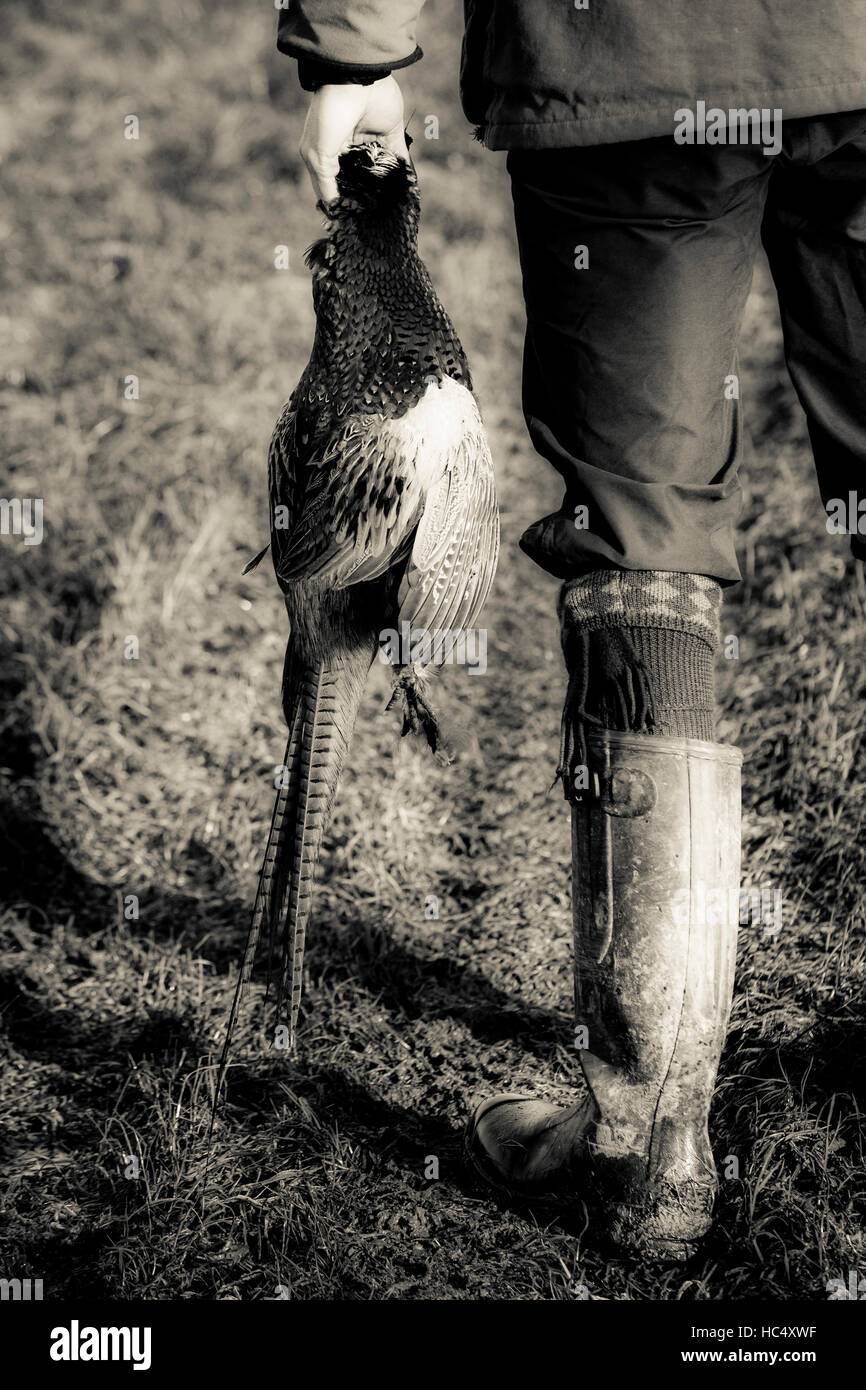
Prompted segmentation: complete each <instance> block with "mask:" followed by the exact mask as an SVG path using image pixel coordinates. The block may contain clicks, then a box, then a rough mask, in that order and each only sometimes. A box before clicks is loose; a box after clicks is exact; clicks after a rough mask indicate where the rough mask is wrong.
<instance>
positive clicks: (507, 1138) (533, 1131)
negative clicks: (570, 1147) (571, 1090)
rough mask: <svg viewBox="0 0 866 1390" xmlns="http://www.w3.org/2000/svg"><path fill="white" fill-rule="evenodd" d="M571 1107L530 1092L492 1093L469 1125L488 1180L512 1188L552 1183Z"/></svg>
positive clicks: (558, 1172) (475, 1157)
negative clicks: (561, 1134)
mask: <svg viewBox="0 0 866 1390" xmlns="http://www.w3.org/2000/svg"><path fill="white" fill-rule="evenodd" d="M570 1113H571V1112H570V1111H566V1110H565V1109H563V1107H562V1106H558V1105H550V1104H549V1103H548V1102H546V1101H541V1100H534V1099H533V1098H531V1097H529V1096H520V1095H510V1094H509V1095H498V1096H493V1097H492V1098H491V1099H490V1100H486V1101H483V1102H482V1104H481V1105H479V1106H478V1107H477V1108H476V1110H475V1112H474V1113H473V1115H472V1118H471V1119H470V1121H469V1124H468V1126H467V1132H466V1151H467V1154H468V1156H469V1158H470V1161H471V1162H472V1164H473V1166H474V1167H475V1168H476V1170H477V1171H478V1172H479V1173H480V1174H481V1176H482V1177H483V1178H484V1179H485V1180H486V1181H487V1182H489V1183H491V1184H492V1185H493V1186H495V1187H499V1188H501V1189H503V1190H505V1191H507V1192H520V1191H532V1192H537V1191H539V1190H547V1189H552V1188H553V1187H555V1186H556V1182H557V1179H558V1178H559V1177H561V1176H562V1168H563V1163H564V1157H565V1155H564V1154H561V1153H559V1152H558V1150H559V1148H560V1145H559V1144H558V1143H557V1139H558V1131H559V1122H560V1120H561V1119H563V1118H564V1117H565V1116H566V1115H568V1114H570Z"/></svg>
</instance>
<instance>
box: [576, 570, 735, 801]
mask: <svg viewBox="0 0 866 1390" xmlns="http://www.w3.org/2000/svg"><path fill="white" fill-rule="evenodd" d="M721 597H722V591H721V588H720V586H719V585H718V584H717V583H716V581H715V580H714V579H709V578H707V576H706V575H699V574H678V573H674V572H671V571H665V570H615V569H606V570H594V571H593V572H592V573H590V574H587V575H584V576H583V577H582V578H580V579H576V580H572V581H571V582H569V583H567V584H565V585H564V586H563V589H562V593H561V595H560V618H561V621H562V647H563V653H564V655H565V662H566V666H567V668H568V673H569V684H568V696H567V698H566V707H565V711H564V713H563V746H562V750H561V758H560V768H559V773H560V776H561V777H562V778H563V783H564V785H565V789H566V795H567V796H568V795H569V784H570V771H571V769H573V768H574V767H575V766H576V765H577V764H578V763H585V762H586V738H585V728H584V726H585V725H587V724H588V725H595V726H601V727H603V728H606V729H619V730H622V731H623V732H628V731H632V732H637V733H643V734H656V735H659V734H663V735H668V736H672V737H676V738H694V739H705V740H707V741H712V739H713V737H714V733H715V681H714V665H715V653H716V648H717V646H718V620H719V608H720V606H721Z"/></svg>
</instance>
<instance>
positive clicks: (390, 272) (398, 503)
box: [226, 144, 499, 1048]
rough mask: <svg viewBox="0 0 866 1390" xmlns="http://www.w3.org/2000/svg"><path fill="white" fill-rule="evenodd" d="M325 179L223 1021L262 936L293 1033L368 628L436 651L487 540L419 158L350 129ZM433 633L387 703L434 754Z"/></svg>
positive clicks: (277, 489) (486, 582) (457, 628)
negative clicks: (274, 669) (263, 793)
mask: <svg viewBox="0 0 866 1390" xmlns="http://www.w3.org/2000/svg"><path fill="white" fill-rule="evenodd" d="M337 186H338V191H339V197H338V198H337V199H336V200H335V202H334V203H332V204H330V205H329V206H328V207H327V208H326V209H325V211H326V213H327V217H328V235H327V236H326V237H324V238H323V239H322V240H320V241H318V242H316V243H315V245H313V246H312V247H311V248H310V250H309V252H308V253H307V264H308V266H309V267H310V269H311V270H312V272H313V304H314V308H315V314H316V333H315V340H314V344H313V350H312V355H311V357H310V361H309V363H308V365H307V368H306V370H305V371H304V374H303V376H302V377H301V380H300V383H299V384H298V387H297V389H296V390H295V392H294V394H293V395H292V397H291V399H290V401H289V402H288V404H287V405H286V407H285V408H284V410H283V412H282V414H281V415H280V417H279V420H278V421H277V424H276V428H275V430H274V435H273V440H272V443H271V447H270V453H269V459H268V478H269V492H270V508H271V539H270V550H271V554H272V558H273V563H274V569H275V572H276V576H277V580H278V582H279V584H280V587H281V589H282V591H283V595H284V597H285V603H286V609H287V612H288V616H289V623H290V636H289V641H288V646H287V649H286V658H285V667H284V672H283V684H282V699H283V711H284V715H285V718H286V723H287V725H288V731H289V737H288V745H287V749H286V754H285V765H284V772H283V777H282V785H281V786H280V789H279V791H278V793H277V798H276V804H275V806H274V812H273V819H272V821H271V828H270V833H269V835H268V842H267V848H266V850H265V856H264V863H263V866H262V870H261V875H260V879H259V885H258V892H257V895H256V901H255V906H254V909H253V916H252V923H251V927H250V933H249V938H248V941H247V946H246V950H245V953H244V958H243V963H242V966H241V974H240V978H239V981H238V990H237V992H236V995H235V1004H234V1006H233V1010H232V1019H231V1020H230V1024H229V1032H230V1030H231V1026H232V1023H233V1021H234V1017H235V1014H236V1009H237V1004H238V999H239V997H240V992H241V990H242V989H243V986H244V985H245V983H246V982H247V981H248V980H249V978H250V975H251V972H252V969H253V965H254V962H255V959H256V956H257V952H258V947H259V943H260V940H261V938H262V936H263V935H264V936H266V938H267V958H268V970H269V988H270V983H271V981H272V980H273V979H274V978H275V983H276V1000H275V1004H276V1017H277V1019H278V1020H279V1019H281V1018H282V1017H283V1015H284V1011H285V1005H286V1001H288V1046H289V1048H293V1047H294V1045H295V1034H296V1027H297V1019H298V1009H299V1003H300V996H301V976H302V966H303V956H304V943H305V935H306V928H307V922H308V918H309V914H310V906H311V900H312V889H313V878H314V873H315V868H316V862H317V859H318V855H319V851H320V848H321V844H322V839H323V835H324V833H325V830H326V827H327V823H328V820H329V816H330V811H331V808H332V805H333V801H334V797H335V794H336V791H337V787H338V783H339V778H340V774H341V771H342V767H343V763H344V761H345V758H346V754H347V751H348V747H349V741H350V738H351V735H352V730H353V726H354V723H355V718H356V714H357V711H358V706H359V703H360V700H361V696H362V693H363V689H364V684H365V680H366V677H367V674H368V672H369V669H370V666H371V664H372V662H373V661H374V659H375V658H376V655H377V652H379V651H380V644H381V640H382V636H381V635H382V633H383V631H385V630H394V629H396V630H398V631H400V632H405V631H407V629H406V627H405V624H408V625H409V626H408V632H409V634H410V636H411V635H413V634H422V635H424V634H426V635H428V636H429V635H430V634H433V636H434V637H435V639H436V642H435V650H436V651H437V653H438V654H439V655H440V657H441V659H443V660H447V659H448V655H449V653H450V652H451V650H452V648H453V646H454V644H455V642H456V641H457V640H458V638H459V635H460V634H461V633H462V632H466V631H467V630H468V629H471V628H472V627H473V626H474V624H475V622H476V620H477V618H478V615H479V613H480V611H481V608H482V605H483V604H484V601H485V599H486V597H487V594H488V591H489V589H490V585H491V583H492V580H493V575H494V572H495V569H496V561H497V557H498V550H499V514H498V509H497V505H496V495H495V489H494V480H493V466H492V461H491V457H490V450H489V448H488V444H487V440H486V437H485V433H484V427H483V425H482V422H481V417H480V414H479V410H478V405H477V403H476V399H475V396H474V394H473V389H472V380H471V377H470V372H469V366H468V364H467V361H466V356H465V354H464V352H463V349H462V347H461V345H460V342H459V340H458V338H457V335H456V334H455V332H454V328H453V327H452V325H451V322H450V320H449V318H448V315H447V314H446V313H445V310H444V309H443V308H442V305H441V304H440V302H439V300H438V298H437V296H436V293H435V291H434V289H433V285H432V283H431V280H430V276H429V274H428V272H427V269H426V267H425V266H424V264H423V262H422V261H421V259H420V257H419V255H418V250H417V236H418V221H419V206H420V204H419V195H418V185H417V176H416V174H415V171H414V169H413V168H412V166H411V165H409V164H408V163H406V162H405V161H404V160H402V159H399V158H398V157H397V156H396V155H394V154H392V153H391V152H390V151H387V150H386V149H384V148H383V147H382V146H380V145H378V144H365V145H357V146H353V147H352V148H351V149H349V150H348V151H347V152H346V153H345V154H344V155H343V156H342V158H341V161H340V173H339V176H338V181H337ZM267 549H268V547H265V550H263V551H262V552H261V553H260V554H259V555H258V556H256V558H255V560H253V561H252V562H251V564H250V566H248V569H249V568H252V566H253V565H255V564H257V563H258V561H259V560H260V559H261V558H262V556H263V555H264V554H266V553H267ZM430 650H431V648H430V646H429V644H428V645H427V646H426V650H425V654H424V657H423V658H422V659H421V660H416V659H413V651H412V650H410V651H409V652H408V653H407V652H405V651H404V652H402V653H401V656H402V657H406V658H407V659H406V660H405V661H404V662H403V664H402V665H400V666H398V667H397V669H396V672H395V676H396V679H395V689H394V695H393V696H392V702H393V700H394V698H397V697H398V698H399V700H400V701H401V703H402V706H403V733H406V732H408V731H410V730H412V731H415V732H419V733H421V734H423V735H424V736H426V738H427V741H428V742H429V744H430V745H431V747H432V748H433V750H434V751H441V739H440V734H439V728H438V722H437V719H436V716H435V714H434V712H433V710H432V709H431V707H430V704H429V702H428V699H427V696H426V693H425V690H424V671H423V662H424V660H427V661H429V659H430ZM275 951H276V953H277V954H278V960H276V961H275ZM227 1047H228V1036H227V1037H226V1048H227Z"/></svg>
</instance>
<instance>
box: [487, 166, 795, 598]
mask: <svg viewBox="0 0 866 1390" xmlns="http://www.w3.org/2000/svg"><path fill="white" fill-rule="evenodd" d="M508 166H509V171H510V174H511V180H512V193H513V198H514V208H515V221H516V227H517V237H518V245H519V249H520V259H521V267H522V272H523V288H524V297H525V301H526V315H527V334H526V352H525V359H524V412H525V415H526V420H527V424H528V427H529V431H530V435H531V438H532V441H533V443H534V445H535V447H536V449H537V450H538V452H539V453H540V454H541V455H542V456H543V457H544V458H546V459H548V460H549V461H550V462H551V463H552V464H553V465H554V467H555V468H556V469H557V470H558V471H559V472H560V474H561V475H562V478H563V480H564V483H565V496H564V499H563V503H562V506H561V507H560V509H559V511H558V512H556V513H554V514H553V515H552V516H548V517H545V518H543V519H541V520H540V521H538V522H536V523H535V524H534V525H533V526H532V527H530V528H529V530H528V531H527V532H526V534H525V536H524V537H523V540H522V542H521V543H522V545H523V547H524V549H525V550H526V551H527V553H528V554H530V555H531V556H532V558H533V559H534V560H536V561H537V562H538V563H539V564H540V565H542V566H543V568H545V569H547V570H548V571H549V572H550V573H552V574H555V575H557V576H558V577H560V578H563V579H571V578H574V577H576V576H577V575H579V574H582V573H585V572H586V571H587V570H591V569H597V568H599V567H602V566H611V565H612V566H617V567H621V568H624V569H642V570H660V571H680V572H684V573H691V574H706V575H710V576H712V577H714V578H715V579H717V580H719V581H720V582H721V583H722V584H729V583H732V582H734V581H736V580H737V579H738V578H739V569H738V566H737V560H736V555H735V551H734V524H735V521H736V518H737V515H738V511H739V505H740V487H739V483H738V480H737V467H738V463H739V439H740V419H739V387H738V381H737V379H736V378H737V361H736V352H737V338H738V334H739V330H740V324H741V320H742V315H743V310H744V307H745V302H746V297H747V294H748V290H749V285H750V283H751V278H752V271H753V266H754V260H755V256H756V254H757V251H758V248H759V245H760V226H761V217H762V212H763V206H764V200H765V197H766V188H767V182H768V177H769V164H768V161H767V159H766V158H765V157H764V156H763V155H762V154H761V153H760V151H757V150H754V149H752V148H726V147H684V146H677V145H674V143H673V141H671V140H668V139H663V140H642V141H634V142H630V143H627V144H622V145H611V146H601V147H596V148H591V149H569V150H549V151H512V153H511V154H510V155H509V160H508Z"/></svg>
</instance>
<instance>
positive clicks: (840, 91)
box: [480, 79, 866, 150]
mask: <svg viewBox="0 0 866 1390" xmlns="http://www.w3.org/2000/svg"><path fill="white" fill-rule="evenodd" d="M819 94H820V99H818V98H819ZM674 102H679V103H680V105H685V104H687V102H688V98H686V97H683V98H674V97H671V98H670V100H668V101H666V102H665V104H664V105H663V106H662V105H659V104H657V103H656V104H654V105H652V106H641V107H629V108H626V109H625V110H619V111H605V112H603V113H594V112H593V113H587V114H586V115H582V116H573V115H569V116H568V117H553V118H549V119H547V120H535V121H501V120H490V119H487V120H485V121H484V122H482V124H481V126H480V132H481V139H482V141H483V143H484V145H486V147H487V148H488V149H490V150H508V149H520V148H524V149H558V148H559V149H561V148H567V147H568V146H569V145H606V144H613V143H615V142H618V141H625V140H646V139H652V138H654V137H659V136H664V135H671V136H672V135H673V113H674V110H675V109H679V108H678V107H675V106H674V104H673V103H674ZM706 105H707V107H708V108H709V107H710V106H718V107H723V108H730V107H732V106H742V105H743V100H742V93H741V92H734V93H727V94H723V95H721V96H717V95H713V97H712V99H710V98H707V99H706ZM749 105H750V106H758V107H768V108H769V109H771V110H772V109H775V108H781V110H782V113H783V114H782V121H783V123H784V122H785V121H789V120H798V119H800V118H802V117H805V116H826V115H831V114H832V115H837V114H839V115H841V114H842V113H843V112H845V111H857V110H859V109H860V108H861V107H863V108H866V82H864V81H863V80H862V79H856V80H852V81H851V82H840V83H835V84H834V85H833V86H831V87H828V86H827V85H826V84H825V83H820V84H816V85H814V86H804V87H794V88H787V89H786V90H785V91H784V92H775V93H770V95H769V96H764V98H763V100H762V101H760V102H758V101H752V102H750V103H749Z"/></svg>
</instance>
